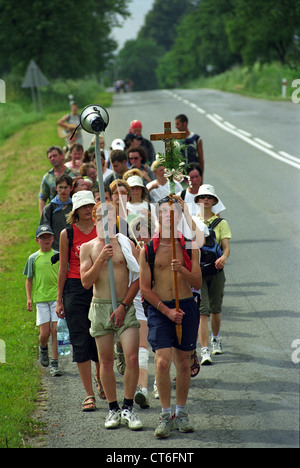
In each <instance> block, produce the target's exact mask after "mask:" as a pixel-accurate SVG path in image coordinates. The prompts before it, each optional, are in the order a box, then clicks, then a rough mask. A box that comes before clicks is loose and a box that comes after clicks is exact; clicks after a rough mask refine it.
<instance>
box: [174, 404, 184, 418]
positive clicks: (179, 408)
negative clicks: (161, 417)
mask: <svg viewBox="0 0 300 468" xmlns="http://www.w3.org/2000/svg"><path fill="white" fill-rule="evenodd" d="M179 411H185V406H180V405H176V411H175V415H176V416H178V413H179Z"/></svg>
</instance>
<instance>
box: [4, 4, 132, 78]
mask: <svg viewBox="0 0 300 468" xmlns="http://www.w3.org/2000/svg"><path fill="white" fill-rule="evenodd" d="M128 1H129V0H76V3H74V1H71V0H64V1H61V0H47V2H42V1H41V0H32V1H30V2H29V1H28V0H10V1H9V2H8V1H6V0H0V71H1V72H4V71H10V69H15V70H17V71H18V72H19V73H20V74H21V73H24V70H25V68H26V66H27V65H28V63H29V61H30V59H34V60H35V61H36V63H37V64H38V65H39V66H40V68H41V69H42V70H43V72H44V73H45V75H46V76H47V77H48V78H56V77H65V78H78V77H83V76H85V75H87V74H91V73H97V72H100V71H101V70H103V67H104V66H105V63H106V60H107V58H108V57H109V56H110V54H111V53H112V51H113V50H114V49H115V48H116V43H115V42H114V41H112V40H111V39H110V38H109V34H110V30H111V26H112V25H115V24H117V21H118V20H117V16H116V15H117V14H119V15H121V16H123V17H124V16H125V17H126V16H128V14H129V13H128V11H127V9H126V6H127V4H128Z"/></svg>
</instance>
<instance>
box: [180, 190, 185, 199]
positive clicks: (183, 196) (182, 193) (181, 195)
mask: <svg viewBox="0 0 300 468" xmlns="http://www.w3.org/2000/svg"><path fill="white" fill-rule="evenodd" d="M185 195H186V189H183V190H182V192H181V194H180V197H181V198H182V200H184V199H185Z"/></svg>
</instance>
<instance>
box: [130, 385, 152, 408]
mask: <svg viewBox="0 0 300 468" xmlns="http://www.w3.org/2000/svg"><path fill="white" fill-rule="evenodd" d="M134 401H135V403H136V404H137V405H140V407H141V408H142V409H146V408H149V396H148V392H146V390H143V389H142V388H141V387H138V389H137V391H136V392H135V395H134Z"/></svg>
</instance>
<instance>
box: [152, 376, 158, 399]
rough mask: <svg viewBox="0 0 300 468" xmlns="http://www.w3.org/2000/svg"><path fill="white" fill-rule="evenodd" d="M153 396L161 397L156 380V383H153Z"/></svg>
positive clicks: (155, 397)
mask: <svg viewBox="0 0 300 468" xmlns="http://www.w3.org/2000/svg"><path fill="white" fill-rule="evenodd" d="M153 398H154V399H155V400H158V399H159V394H158V389H157V385H156V380H154V384H153Z"/></svg>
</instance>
